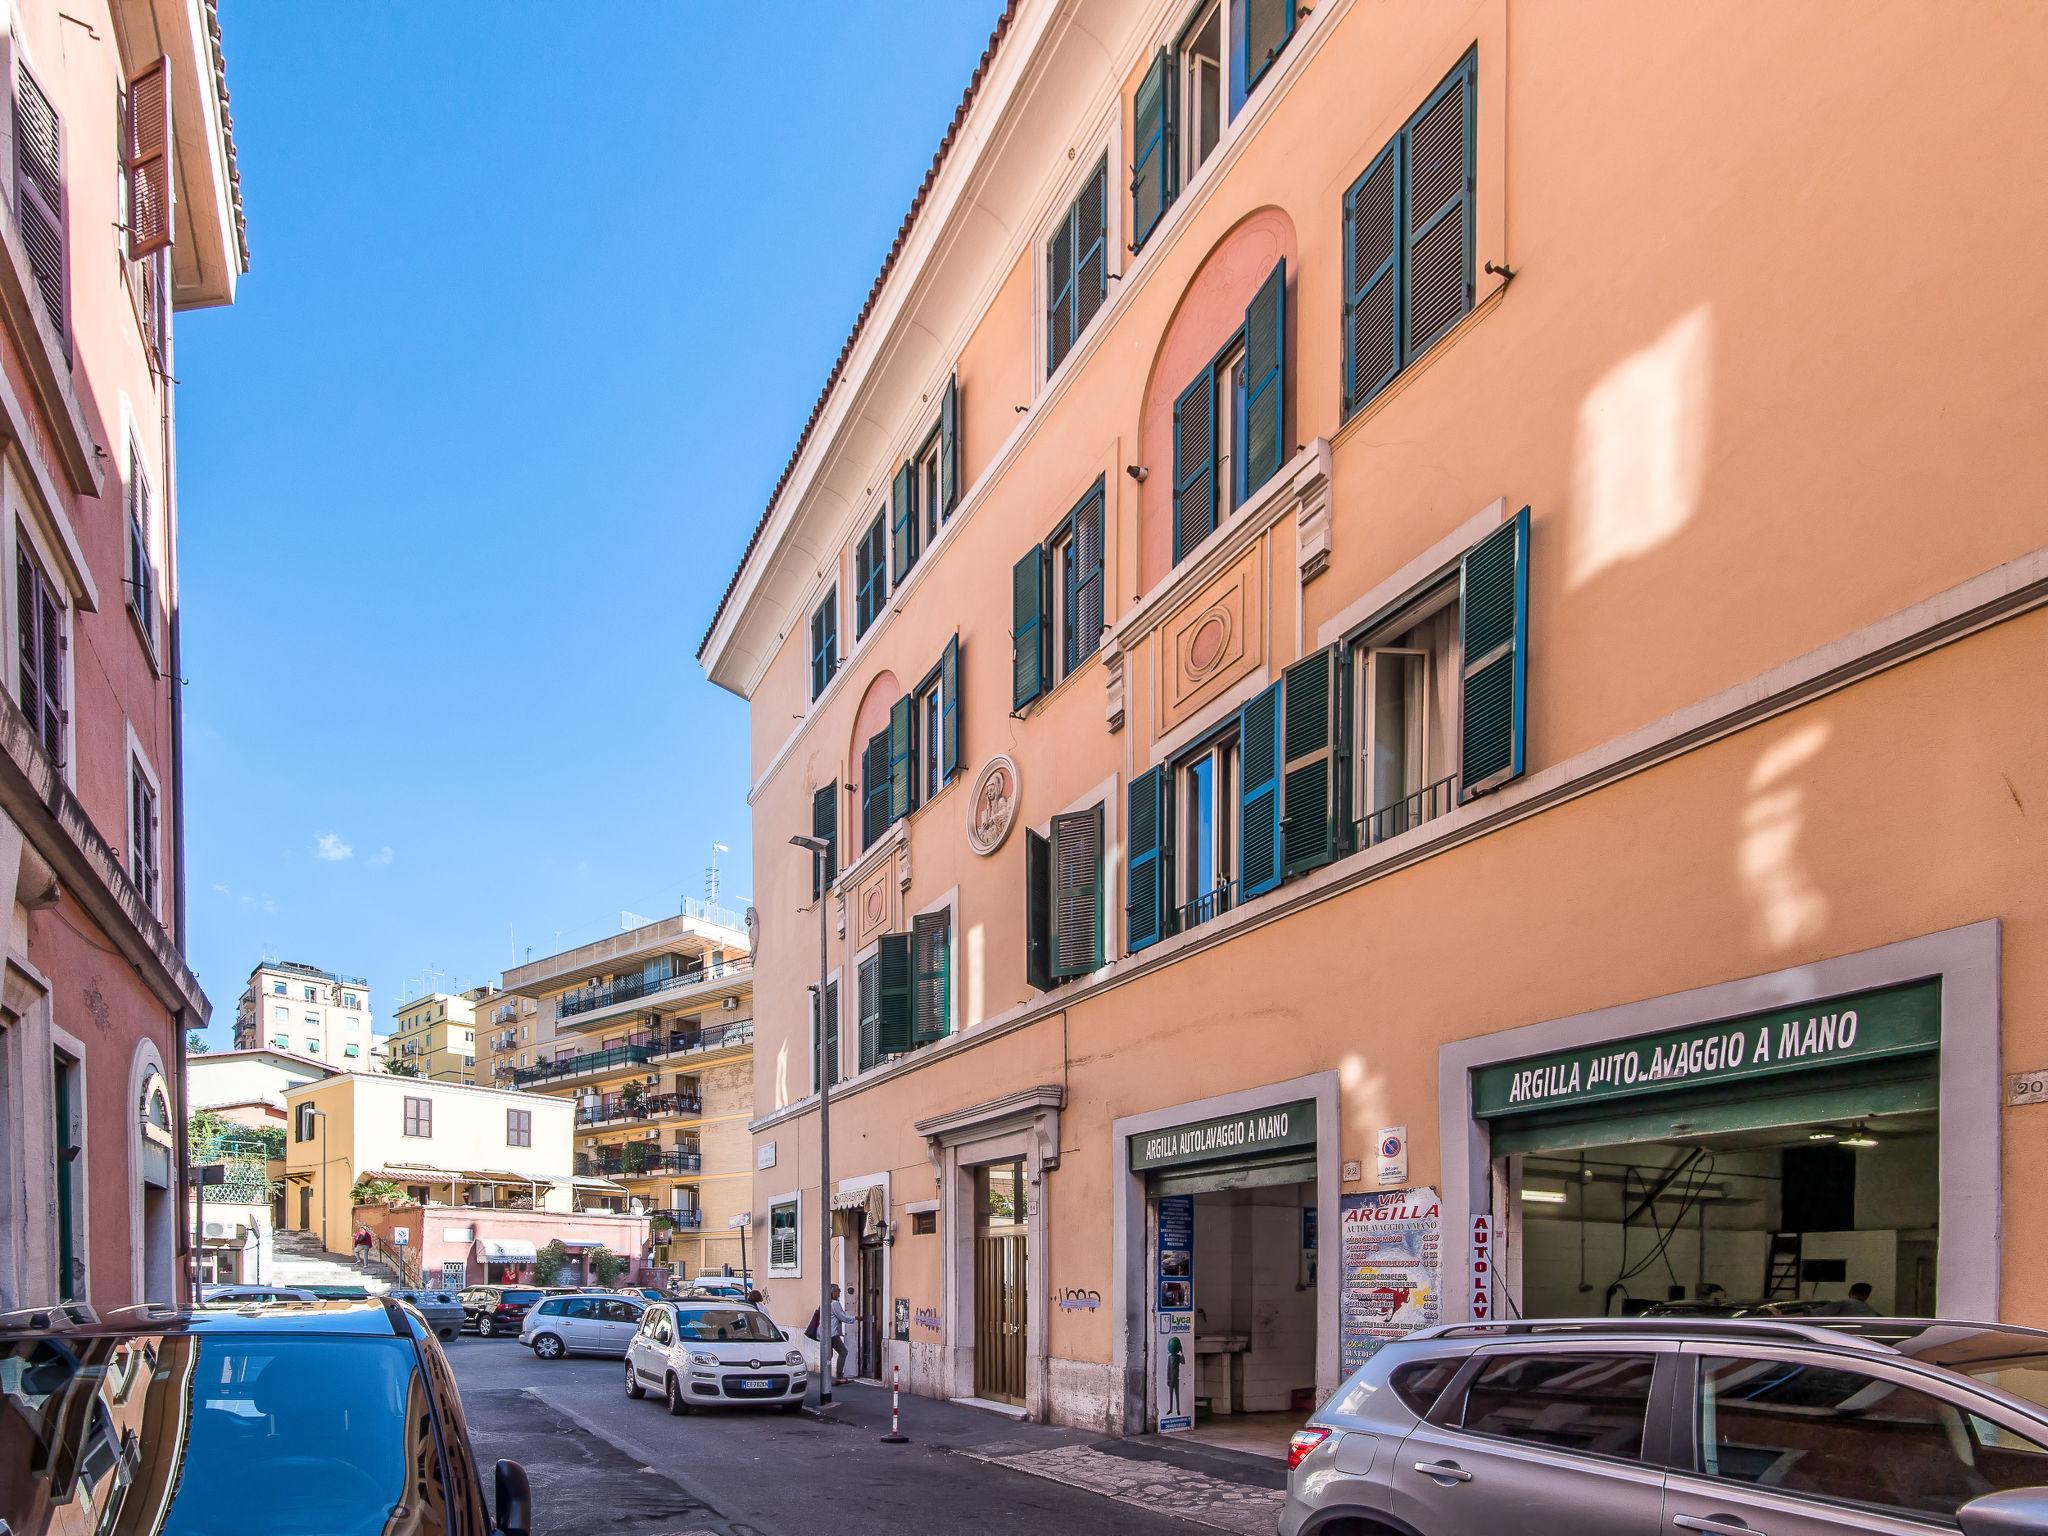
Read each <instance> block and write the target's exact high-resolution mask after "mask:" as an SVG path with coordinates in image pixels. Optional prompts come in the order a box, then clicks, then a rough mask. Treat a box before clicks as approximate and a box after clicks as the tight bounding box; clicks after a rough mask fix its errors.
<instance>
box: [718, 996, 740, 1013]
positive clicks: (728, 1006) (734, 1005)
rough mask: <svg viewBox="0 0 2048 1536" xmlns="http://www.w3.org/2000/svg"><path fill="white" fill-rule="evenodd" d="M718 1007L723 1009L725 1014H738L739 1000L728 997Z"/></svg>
mask: <svg viewBox="0 0 2048 1536" xmlns="http://www.w3.org/2000/svg"><path fill="white" fill-rule="evenodd" d="M718 1006H719V1007H721V1008H723V1009H724V1010H725V1011H726V1012H727V1013H737V1012H739V1007H740V1000H739V999H738V998H736V997H728V998H727V999H726V1000H725V1001H724V1002H722V1003H720V1004H719V1005H718Z"/></svg>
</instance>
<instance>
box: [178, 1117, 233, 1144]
mask: <svg viewBox="0 0 2048 1536" xmlns="http://www.w3.org/2000/svg"><path fill="white" fill-rule="evenodd" d="M227 1133H228V1119H227V1116H225V1115H223V1114H222V1113H221V1112H220V1111H219V1110H217V1109H201V1110H196V1111H194V1112H193V1114H192V1116H191V1118H190V1119H188V1120H186V1122H185V1145H187V1146H188V1147H190V1146H198V1145H200V1144H201V1143H202V1142H204V1143H212V1142H216V1141H219V1140H220V1138H221V1137H223V1136H225V1135H226V1134H227Z"/></svg>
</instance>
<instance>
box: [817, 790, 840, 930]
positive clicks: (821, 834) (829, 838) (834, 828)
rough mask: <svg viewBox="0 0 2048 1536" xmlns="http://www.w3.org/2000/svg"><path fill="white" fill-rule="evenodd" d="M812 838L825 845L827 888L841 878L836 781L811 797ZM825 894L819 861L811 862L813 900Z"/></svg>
mask: <svg viewBox="0 0 2048 1536" xmlns="http://www.w3.org/2000/svg"><path fill="white" fill-rule="evenodd" d="M811 836H813V837H816V838H822V839H823V840H824V843H825V865H824V868H825V879H824V884H825V886H827V887H829V886H830V885H831V884H832V882H833V881H834V880H836V879H837V878H838V877H839V785H838V783H837V782H836V781H835V782H833V783H831V784H827V785H824V786H823V787H822V788H820V789H818V790H816V791H815V792H813V794H812V795H811ZM823 894H824V890H823V889H822V888H821V887H820V886H819V883H818V861H817V860H816V859H812V860H811V900H813V901H816V900H817V899H818V898H819V897H820V896H822V895H823Z"/></svg>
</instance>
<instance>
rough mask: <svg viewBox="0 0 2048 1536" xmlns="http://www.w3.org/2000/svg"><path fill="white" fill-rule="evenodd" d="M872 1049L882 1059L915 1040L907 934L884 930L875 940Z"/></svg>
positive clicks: (903, 1048)
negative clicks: (874, 999)
mask: <svg viewBox="0 0 2048 1536" xmlns="http://www.w3.org/2000/svg"><path fill="white" fill-rule="evenodd" d="M874 959H875V977H876V998H877V1001H876V1023H875V1049H876V1051H877V1053H878V1054H879V1055H881V1056H882V1057H884V1058H887V1057H890V1056H901V1055H902V1054H903V1053H904V1052H906V1051H908V1050H909V1049H910V1048H911V1046H912V1045H914V1044H915V1043H916V1040H915V1029H914V1025H913V1019H912V1008H913V1002H914V999H913V995H912V994H913V986H912V980H911V965H910V935H909V934H907V933H885V934H883V935H882V936H881V938H879V939H877V940H876V941H875V955H874Z"/></svg>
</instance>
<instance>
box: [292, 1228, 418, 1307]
mask: <svg viewBox="0 0 2048 1536" xmlns="http://www.w3.org/2000/svg"><path fill="white" fill-rule="evenodd" d="M270 1241H271V1256H270V1283H271V1284H272V1285H286V1286H290V1285H360V1286H362V1287H363V1288H364V1289H365V1290H367V1291H369V1292H371V1293H372V1294H373V1295H374V1294H379V1293H381V1292H383V1291H387V1290H389V1289H390V1288H391V1283H392V1274H391V1271H390V1269H389V1268H388V1267H386V1265H385V1264H384V1263H383V1261H382V1260H379V1259H372V1260H371V1261H370V1267H369V1268H368V1269H367V1270H363V1269H358V1268H357V1267H356V1264H355V1261H354V1260H353V1259H348V1258H343V1257H342V1256H341V1255H339V1254H333V1253H329V1252H328V1251H327V1250H326V1249H325V1248H323V1247H321V1246H320V1234H319V1233H317V1232H292V1231H287V1230H285V1229H284V1228H278V1229H277V1230H275V1231H273V1232H272V1233H271V1237H270Z"/></svg>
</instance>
